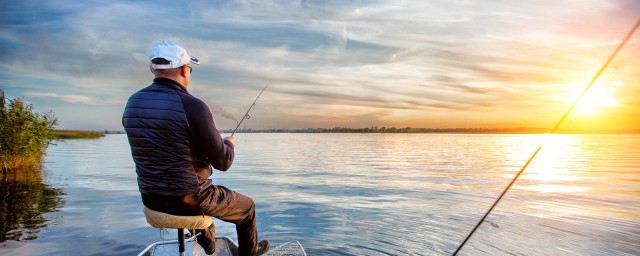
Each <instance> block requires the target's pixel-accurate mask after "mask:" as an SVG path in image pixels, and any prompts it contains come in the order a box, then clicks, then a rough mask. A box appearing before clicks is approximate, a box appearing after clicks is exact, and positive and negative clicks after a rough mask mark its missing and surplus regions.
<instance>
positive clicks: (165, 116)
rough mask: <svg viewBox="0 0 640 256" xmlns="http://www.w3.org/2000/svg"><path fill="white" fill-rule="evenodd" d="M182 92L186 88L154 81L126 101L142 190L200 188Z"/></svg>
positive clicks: (167, 191)
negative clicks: (177, 87)
mask: <svg viewBox="0 0 640 256" xmlns="http://www.w3.org/2000/svg"><path fill="white" fill-rule="evenodd" d="M179 93H186V91H184V92H181V90H176V89H175V88H172V87H169V86H165V85H159V84H157V83H154V84H152V85H150V86H148V87H146V88H144V89H142V90H140V91H138V92H136V93H135V94H133V95H132V96H131V97H130V98H129V101H128V102H127V106H126V108H125V111H124V114H123V118H122V122H123V125H124V128H125V131H126V132H127V137H128V139H129V145H130V146H131V154H132V156H133V160H134V162H135V163H136V172H137V173H138V185H139V188H140V192H142V193H146V194H160V195H163V194H164V195H184V194H188V193H193V192H196V191H198V190H199V182H198V176H197V174H196V172H195V169H194V166H193V162H192V159H191V145H190V143H191V141H190V127H189V122H188V120H187V115H186V113H185V109H184V105H183V103H182V100H181V96H180V95H179Z"/></svg>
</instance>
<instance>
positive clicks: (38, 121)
mask: <svg viewBox="0 0 640 256" xmlns="http://www.w3.org/2000/svg"><path fill="white" fill-rule="evenodd" d="M57 122H58V121H57V119H56V118H55V116H54V115H53V113H52V112H48V113H44V114H39V113H34V112H33V110H32V105H31V104H27V103H25V102H24V101H23V100H21V99H11V100H9V101H8V102H5V98H4V92H3V91H2V90H0V167H1V168H2V171H6V170H13V169H23V168H32V167H33V166H36V165H39V164H40V162H41V160H42V156H43V155H44V152H45V149H46V148H47V146H49V141H50V139H51V133H52V131H53V126H54V125H56V124H57Z"/></svg>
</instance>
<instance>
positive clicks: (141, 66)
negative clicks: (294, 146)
mask: <svg viewBox="0 0 640 256" xmlns="http://www.w3.org/2000/svg"><path fill="white" fill-rule="evenodd" d="M0 6H1V7H0V58H1V59H0V89H2V90H4V91H5V93H6V95H7V97H8V98H16V97H22V98H24V99H25V100H27V101H28V102H30V103H32V104H33V105H34V107H35V109H36V110H37V111H41V112H45V111H48V110H52V111H53V112H54V113H55V114H56V116H57V117H58V118H59V120H60V125H59V127H60V128H67V129H97V130H104V129H109V130H121V124H120V117H121V114H122V110H123V108H124V104H125V102H126V99H127V97H128V96H129V95H130V94H132V93H133V92H135V91H137V90H139V89H141V88H142V87H144V86H146V85H148V84H149V83H150V81H151V79H152V75H151V73H150V72H149V69H148V59H147V53H148V51H149V48H150V47H151V46H152V45H153V44H154V43H155V42H156V41H159V40H163V39H170V40H174V41H177V42H179V43H181V44H182V45H183V46H185V48H186V49H187V50H188V51H189V53H190V54H191V55H193V56H196V57H198V58H199V59H200V60H201V62H202V64H201V65H200V66H198V67H197V68H196V69H195V70H194V72H193V75H192V84H191V86H190V88H189V91H190V92H191V93H192V94H194V95H195V96H197V97H199V98H201V99H203V100H204V101H205V102H207V103H208V104H209V106H210V107H211V108H212V110H213V112H214V113H215V116H214V117H215V119H216V122H217V125H218V128H222V129H227V128H232V127H234V126H235V125H234V124H235V123H234V121H233V120H232V119H233V118H227V117H225V116H234V117H236V119H239V118H240V117H241V116H242V114H243V113H244V111H245V110H246V108H247V107H248V106H249V105H250V104H251V102H252V101H253V98H254V97H255V96H256V95H257V93H258V92H259V90H260V89H261V88H262V87H263V86H264V85H266V84H269V85H270V87H269V90H268V91H267V92H266V93H265V94H264V96H263V97H262V98H261V99H260V101H259V102H258V105H257V106H256V107H255V109H254V111H255V112H254V113H253V114H252V115H251V117H252V118H251V119H250V120H249V121H248V122H247V124H246V127H247V128H259V129H265V128H305V127H335V126H346V127H369V126H379V127H381V126H386V127H391V126H396V127H406V126H411V127H436V128H444V127H518V126H536V127H551V126H553V123H554V122H555V121H556V120H557V119H558V118H559V117H560V115H561V113H562V112H563V111H564V110H566V109H567V107H568V104H569V102H570V101H571V100H572V99H573V98H575V96H577V94H578V93H579V91H581V89H582V88H583V87H584V86H585V85H586V83H587V82H588V81H589V79H590V78H591V76H593V74H594V73H595V72H596V71H597V69H598V68H599V67H600V65H602V63H603V62H604V60H605V59H606V58H607V57H608V55H610V54H611V52H612V51H613V49H614V48H615V47H616V46H617V44H618V43H619V42H620V40H621V38H622V37H623V36H624V35H625V34H626V33H627V32H628V31H629V29H630V28H631V26H632V25H633V24H635V22H636V21H637V20H638V19H639V18H640V1H634V0H618V1H595V0H593V1H592V0H580V1H578V0H554V1H545V0H542V1H297V2H296V1H188V2H180V1H28V0H27V1H13V2H11V3H9V2H8V1H2V3H1V4H0ZM639 39H640V36H639V35H638V34H636V35H635V36H634V37H633V38H632V40H631V41H630V43H629V45H628V46H627V47H626V48H625V49H624V50H623V51H622V52H621V53H620V56H619V57H618V58H617V59H616V61H615V62H614V63H613V65H612V67H611V69H610V70H609V71H607V73H606V74H605V75H604V76H603V79H602V82H601V83H600V84H599V85H598V86H599V88H596V89H597V90H596V93H594V96H592V97H591V98H590V99H589V100H590V102H592V103H593V104H590V107H585V109H583V111H582V112H577V113H576V115H575V117H574V118H573V119H571V120H569V123H568V126H569V127H574V128H611V129H640V120H639V119H638V118H637V116H640V100H638V99H637V95H640V88H639V87H640V65H639V64H640V63H639V60H640V42H639V41H640V40H639ZM594 106H595V107H594Z"/></svg>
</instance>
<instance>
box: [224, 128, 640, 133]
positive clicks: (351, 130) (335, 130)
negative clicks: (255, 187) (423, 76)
mask: <svg viewBox="0 0 640 256" xmlns="http://www.w3.org/2000/svg"><path fill="white" fill-rule="evenodd" d="M221 131H222V132H224V133H231V132H233V130H232V129H227V130H221ZM550 132H551V129H543V128H411V127H405V128H395V127H391V128H385V127H382V128H377V127H371V128H343V127H336V128H307V129H238V131H236V133H435V134H437V133H440V134H545V133H550ZM555 133H556V134H640V130H578V129H565V130H559V131H556V132H555Z"/></svg>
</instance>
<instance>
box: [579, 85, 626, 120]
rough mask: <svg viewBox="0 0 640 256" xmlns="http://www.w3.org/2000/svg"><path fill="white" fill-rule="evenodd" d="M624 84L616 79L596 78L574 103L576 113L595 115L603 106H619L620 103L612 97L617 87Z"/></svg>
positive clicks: (600, 111) (601, 110)
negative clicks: (580, 98)
mask: <svg viewBox="0 0 640 256" xmlns="http://www.w3.org/2000/svg"><path fill="white" fill-rule="evenodd" d="M622 86H624V83H622V82H618V81H608V80H607V79H606V78H601V79H600V80H598V81H597V82H596V83H595V84H594V85H593V87H591V89H590V90H589V91H588V92H587V94H585V95H584V97H583V98H582V100H580V102H578V105H576V108H575V112H576V114H578V115H596V114H600V113H602V112H603V110H604V109H605V108H613V107H619V106H620V103H619V102H618V101H617V100H616V98H615V97H614V92H615V90H616V89H617V88H619V87H622Z"/></svg>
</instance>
